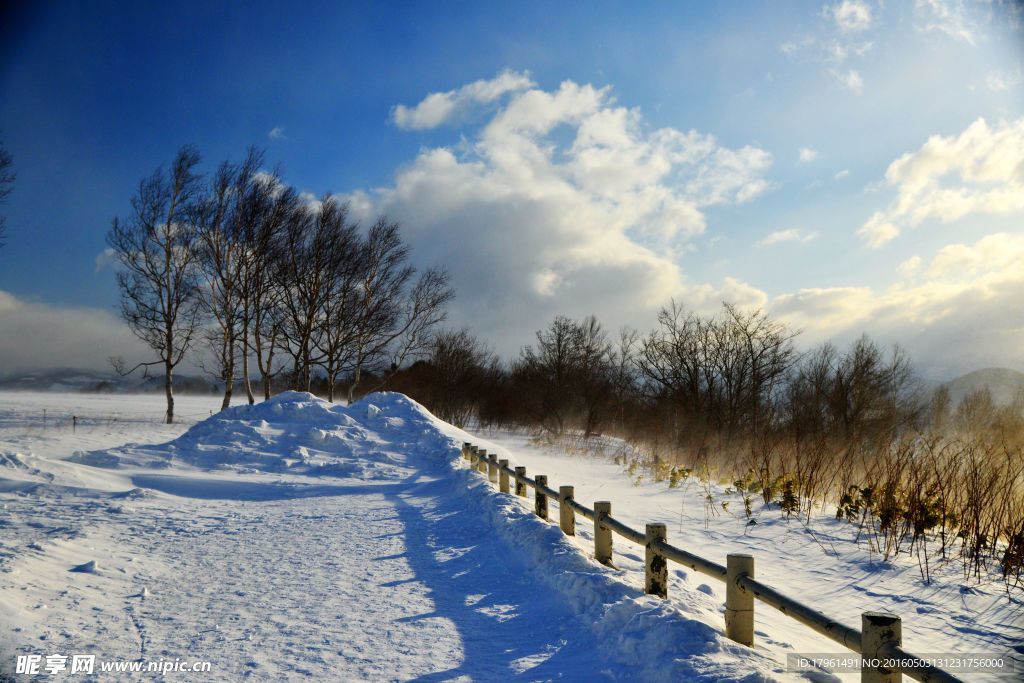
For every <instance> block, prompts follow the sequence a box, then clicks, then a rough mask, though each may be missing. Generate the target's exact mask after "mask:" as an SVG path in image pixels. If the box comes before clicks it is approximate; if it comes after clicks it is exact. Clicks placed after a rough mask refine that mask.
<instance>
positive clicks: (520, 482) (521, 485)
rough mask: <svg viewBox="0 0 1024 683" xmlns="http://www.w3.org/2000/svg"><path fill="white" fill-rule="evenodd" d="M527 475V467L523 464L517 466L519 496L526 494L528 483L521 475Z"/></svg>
mask: <svg viewBox="0 0 1024 683" xmlns="http://www.w3.org/2000/svg"><path fill="white" fill-rule="evenodd" d="M525 476H526V468H525V467H522V466H517V467H516V495H517V496H526V484H524V483H523V480H522V479H520V477H525Z"/></svg>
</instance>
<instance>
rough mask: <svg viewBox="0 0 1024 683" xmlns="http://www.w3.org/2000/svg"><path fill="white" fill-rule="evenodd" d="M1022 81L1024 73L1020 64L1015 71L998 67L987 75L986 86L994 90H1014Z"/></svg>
mask: <svg viewBox="0 0 1024 683" xmlns="http://www.w3.org/2000/svg"><path fill="white" fill-rule="evenodd" d="M1021 83H1024V73H1022V72H1021V68H1020V66H1019V65H1018V66H1017V68H1016V69H1015V70H1013V71H1009V70H1001V69H996V70H995V71H991V72H989V74H988V76H986V77H985V86H986V87H987V88H988V89H989V90H991V91H992V92H1005V91H1008V90H1013V89H1014V88H1016V87H1017V86H1019V85H1020V84H1021Z"/></svg>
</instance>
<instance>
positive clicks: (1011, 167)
mask: <svg viewBox="0 0 1024 683" xmlns="http://www.w3.org/2000/svg"><path fill="white" fill-rule="evenodd" d="M885 180H886V183H887V184H888V185H889V186H891V187H895V188H896V190H897V196H896V198H895V199H894V200H893V201H892V203H891V204H890V205H889V207H888V208H887V209H886V210H885V211H878V212H876V213H875V214H874V215H873V216H872V217H871V219H870V220H868V221H867V222H866V223H865V224H864V225H863V226H862V227H861V228H860V230H859V231H858V232H859V234H861V235H862V236H864V238H865V240H866V241H867V242H868V244H869V245H870V246H873V247H878V246H881V245H882V244H885V243H886V242H888V241H890V240H892V239H894V238H895V237H897V236H898V235H899V234H900V232H901V231H902V229H903V228H906V227H915V226H917V225H918V224H920V223H921V222H922V221H925V220H928V219H938V220H940V221H942V222H944V223H948V222H951V221H955V220H959V219H961V218H963V217H964V216H967V215H969V214H972V213H1011V212H1018V211H1024V118H1021V119H1018V120H1017V121H1014V122H1012V123H1003V124H1001V125H999V126H997V127H995V128H991V127H989V125H988V124H987V123H986V122H985V120H984V119H978V120H977V121H975V122H974V123H972V124H971V125H970V126H968V127H967V129H966V130H965V131H964V132H963V133H961V134H960V135H959V136H957V137H953V136H950V137H942V136H939V135H935V136H932V137H931V138H929V139H928V142H926V143H925V144H924V145H923V146H922V147H921V149H919V150H917V151H916V152H913V153H909V154H904V155H903V156H901V157H900V158H899V159H897V160H896V161H894V162H892V163H891V164H890V165H889V168H888V169H887V170H886V172H885Z"/></svg>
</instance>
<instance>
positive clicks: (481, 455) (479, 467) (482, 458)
mask: <svg viewBox="0 0 1024 683" xmlns="http://www.w3.org/2000/svg"><path fill="white" fill-rule="evenodd" d="M476 471H477V472H486V471H487V450H486V449H483V448H481V449H480V450H479V451H478V452H477V458H476Z"/></svg>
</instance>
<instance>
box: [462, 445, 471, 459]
mask: <svg viewBox="0 0 1024 683" xmlns="http://www.w3.org/2000/svg"><path fill="white" fill-rule="evenodd" d="M472 447H473V444H471V443H470V442H468V441H463V442H462V459H463V460H469V449H470V448H472Z"/></svg>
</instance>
